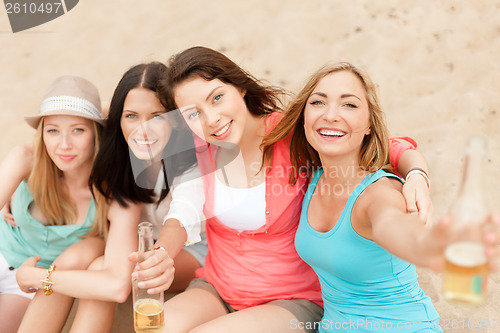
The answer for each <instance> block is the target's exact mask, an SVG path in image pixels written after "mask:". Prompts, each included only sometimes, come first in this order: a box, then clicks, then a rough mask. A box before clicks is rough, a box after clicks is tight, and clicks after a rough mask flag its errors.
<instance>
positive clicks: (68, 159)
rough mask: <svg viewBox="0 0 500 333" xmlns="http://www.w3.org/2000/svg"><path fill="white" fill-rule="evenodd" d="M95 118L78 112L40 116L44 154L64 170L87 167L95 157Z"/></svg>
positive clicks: (84, 168) (77, 169)
mask: <svg viewBox="0 0 500 333" xmlns="http://www.w3.org/2000/svg"><path fill="white" fill-rule="evenodd" d="M94 141H95V129H94V122H93V121H92V120H90V119H86V118H83V117H78V116H65V115H54V116H46V117H44V120H43V143H44V145H45V149H46V150H47V154H48V155H49V157H50V158H51V160H52V161H53V162H54V164H55V165H56V166H57V167H58V168H59V169H60V170H61V171H63V172H69V171H77V172H78V171H80V170H86V169H90V168H91V167H92V162H93V159H94V147H95V142H94Z"/></svg>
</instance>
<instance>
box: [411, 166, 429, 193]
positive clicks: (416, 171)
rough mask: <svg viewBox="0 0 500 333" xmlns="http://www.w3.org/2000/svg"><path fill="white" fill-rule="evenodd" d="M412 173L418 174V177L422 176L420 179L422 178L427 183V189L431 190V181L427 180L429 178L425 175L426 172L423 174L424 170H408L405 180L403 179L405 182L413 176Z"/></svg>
mask: <svg viewBox="0 0 500 333" xmlns="http://www.w3.org/2000/svg"><path fill="white" fill-rule="evenodd" d="M413 173H418V174H419V175H422V177H424V179H425V181H426V182H427V187H428V188H429V189H430V188H431V181H430V179H429V176H428V175H427V172H425V170H424V169H421V168H413V169H410V171H408V173H407V174H406V178H405V182H407V181H408V178H410V176H411V175H412V174H413Z"/></svg>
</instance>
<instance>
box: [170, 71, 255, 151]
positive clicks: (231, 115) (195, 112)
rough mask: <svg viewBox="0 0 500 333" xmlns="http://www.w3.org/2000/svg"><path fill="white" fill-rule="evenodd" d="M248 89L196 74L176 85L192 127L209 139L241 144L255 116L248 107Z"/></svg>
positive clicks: (177, 95)
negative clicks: (246, 100)
mask: <svg viewBox="0 0 500 333" xmlns="http://www.w3.org/2000/svg"><path fill="white" fill-rule="evenodd" d="M244 96H245V91H242V90H239V89H238V88H236V87H235V86H233V85H231V84H227V83H224V82H222V81H220V80H218V79H214V80H210V81H207V80H204V79H202V78H201V77H199V76H194V77H192V78H189V79H187V80H185V81H183V82H181V83H180V84H179V85H178V86H177V87H176V88H175V89H174V98H175V103H176V105H177V106H178V107H179V109H180V111H181V113H182V116H183V117H184V119H185V120H186V123H187V124H188V126H189V127H190V128H191V130H192V131H193V132H194V133H195V134H196V135H198V136H199V137H200V138H203V139H205V140H206V141H208V142H212V143H218V142H231V143H234V144H237V145H240V144H241V143H242V141H243V140H244V139H245V138H248V137H247V136H246V132H247V131H248V128H250V127H251V126H252V124H255V117H254V116H252V115H251V113H250V112H249V111H248V109H247V106H246V104H245V100H244V99H243V97H244Z"/></svg>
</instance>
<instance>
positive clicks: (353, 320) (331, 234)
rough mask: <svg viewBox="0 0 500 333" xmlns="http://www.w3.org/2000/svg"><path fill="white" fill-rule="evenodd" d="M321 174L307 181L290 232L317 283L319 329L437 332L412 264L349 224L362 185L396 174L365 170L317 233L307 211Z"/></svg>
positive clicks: (435, 316) (433, 314) (431, 309)
mask: <svg viewBox="0 0 500 333" xmlns="http://www.w3.org/2000/svg"><path fill="white" fill-rule="evenodd" d="M322 173H323V171H322V170H319V171H317V172H316V173H315V174H314V176H313V179H312V181H311V183H310V184H309V188H308V189H307V192H306V195H305V197H304V201H303V204H302V213H301V217H300V223H299V227H298V229H297V234H296V236H295V246H296V249H297V252H298V253H299V255H300V256H301V257H302V259H303V260H304V261H305V262H306V263H308V264H309V265H310V266H311V267H312V268H313V269H314V271H315V272H316V274H317V275H318V277H319V280H320V283H321V291H322V295H323V301H324V307H325V314H324V317H323V319H322V321H321V322H320V323H318V327H317V328H318V330H319V332H320V333H323V332H333V331H339V332H358V333H359V332H372V333H375V332H377V333H378V332H442V330H441V328H440V327H439V325H438V319H439V315H438V313H437V312H436V310H435V308H434V306H433V305H432V302H431V300H430V298H429V297H428V296H426V295H425V294H424V292H423V291H422V289H420V287H419V285H418V281H417V273H416V270H415V266H414V265H412V264H410V263H408V262H406V261H404V260H402V259H400V258H398V257H396V256H394V255H392V254H391V253H390V252H388V251H386V250H385V249H384V248H382V247H381V246H379V245H378V244H376V243H375V242H373V241H371V240H368V239H366V238H364V237H362V236H360V235H359V234H358V233H356V231H355V230H354V229H353V227H352V224H351V212H352V208H353V206H354V203H355V202H356V199H357V198H358V197H359V195H360V194H361V193H362V192H363V191H364V190H365V188H366V187H367V186H368V185H370V184H372V183H373V182H375V181H377V180H378V179H380V178H381V177H394V178H397V177H396V176H395V175H393V174H390V173H387V172H385V171H382V170H379V171H377V172H375V173H373V174H369V175H367V176H366V177H365V178H364V179H363V181H362V182H361V183H360V184H359V185H358V186H357V187H356V188H355V190H354V191H353V193H352V194H351V195H350V197H349V199H348V201H347V204H346V206H345V208H344V210H343V212H342V215H341V216H340V218H339V220H338V221H337V223H336V224H335V226H334V227H333V228H332V229H331V230H330V231H328V232H318V231H316V230H314V229H313V228H312V227H311V226H310V224H309V222H308V220H307V211H308V208H309V202H310V201H311V197H312V195H313V193H314V190H315V188H316V185H317V183H318V180H319V178H320V176H321V174H322ZM398 179H399V178H398Z"/></svg>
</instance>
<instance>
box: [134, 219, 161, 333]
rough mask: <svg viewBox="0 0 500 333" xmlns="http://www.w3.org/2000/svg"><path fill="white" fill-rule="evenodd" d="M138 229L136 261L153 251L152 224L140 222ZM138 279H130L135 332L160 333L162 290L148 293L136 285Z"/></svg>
mask: <svg viewBox="0 0 500 333" xmlns="http://www.w3.org/2000/svg"><path fill="white" fill-rule="evenodd" d="M138 231H139V249H138V255H139V258H138V262H142V261H144V260H145V259H146V258H148V257H149V256H151V255H152V254H153V253H154V247H153V246H154V243H153V225H152V224H151V223H150V222H141V223H139V226H138ZM139 281H140V280H137V279H132V301H133V303H134V330H135V332H137V333H161V332H162V331H163V326H164V315H163V292H160V293H157V294H148V293H147V289H143V288H139V287H138V285H137V283H138V282H139Z"/></svg>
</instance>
